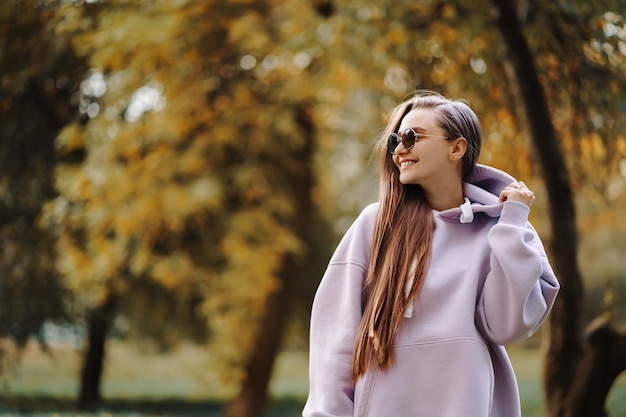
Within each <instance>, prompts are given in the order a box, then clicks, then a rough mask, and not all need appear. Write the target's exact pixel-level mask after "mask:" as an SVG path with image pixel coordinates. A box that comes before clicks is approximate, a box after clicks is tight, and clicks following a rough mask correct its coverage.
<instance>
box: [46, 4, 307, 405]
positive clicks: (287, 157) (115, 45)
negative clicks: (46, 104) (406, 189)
mask: <svg viewBox="0 0 626 417" xmlns="http://www.w3.org/2000/svg"><path fill="white" fill-rule="evenodd" d="M270 8H271V5H270V4H269V3H267V4H265V3H257V4H256V5H255V6H254V7H252V6H251V5H244V4H235V3H231V2H226V1H221V2H220V1H213V2H200V1H187V2H179V3H177V4H172V3H170V2H155V3H151V4H150V5H134V4H129V3H128V2H124V1H120V2H115V1H113V2H107V3H106V4H97V5H83V6H73V5H66V6H65V7H63V8H60V9H59V13H58V15H57V19H58V20H57V24H56V26H55V30H56V31H57V32H58V33H61V34H68V35H71V36H72V38H73V46H74V48H75V50H76V51H77V53H79V54H80V55H82V56H84V57H85V59H86V60H87V61H88V62H89V65H90V66H91V70H90V71H89V72H88V73H87V76H86V77H85V79H84V81H83V83H82V87H81V92H82V97H81V108H80V110H81V113H82V117H81V120H80V121H79V122H77V123H73V124H70V125H67V126H66V127H65V128H64V129H63V131H62V132H61V134H60V135H59V136H58V138H57V141H58V142H57V143H58V153H59V154H60V156H62V157H63V156H66V155H71V154H73V153H76V152H79V153H81V154H84V158H83V159H82V160H79V161H78V162H77V163H74V162H72V163H67V164H63V165H60V166H58V167H57V169H56V178H57V182H56V188H57V190H58V192H59V196H58V197H57V198H56V199H54V201H52V202H51V203H50V204H49V205H48V207H47V217H46V221H47V224H48V225H49V227H51V228H54V229H55V230H56V232H57V236H58V241H57V242H58V243H57V245H58V248H59V254H60V257H59V262H58V267H59V269H60V271H61V272H62V274H63V275H64V277H65V282H66V285H67V286H68V287H69V288H70V289H71V290H72V291H73V292H74V294H76V297H77V299H78V300H79V303H80V305H81V306H82V309H83V311H85V314H86V316H87V317H88V322H89V323H90V331H89V333H88V334H89V335H90V340H89V349H88V351H87V356H86V362H85V365H84V367H83V383H82V386H83V389H82V391H81V398H80V400H79V404H80V406H81V407H82V408H95V407H97V406H98V404H99V403H100V395H99V392H98V390H99V388H98V386H99V385H98V381H99V379H100V376H101V370H102V363H103V356H104V354H105V340H106V334H107V329H108V328H110V325H111V320H112V318H113V317H114V313H115V312H114V306H115V305H116V304H117V303H119V302H121V300H123V299H124V298H126V297H129V296H130V294H129V293H128V289H129V288H132V287H133V285H135V284H134V283H135V282H140V281H144V280H145V281H146V282H149V281H153V282H156V283H159V284H161V285H162V286H164V287H165V288H168V289H169V290H170V291H171V292H172V293H175V294H179V295H180V297H182V298H185V296H186V295H189V294H194V293H197V292H200V293H201V294H202V298H203V300H204V302H203V306H202V314H204V315H205V316H206V317H207V319H208V325H209V332H210V334H209V337H210V338H209V342H210V347H209V351H210V353H211V355H212V357H213V358H214V360H215V368H216V369H218V370H221V372H222V373H223V375H224V376H225V377H226V378H230V379H231V380H236V381H237V380H243V381H253V382H252V384H255V385H254V386H252V390H251V391H250V392H256V391H259V389H260V391H259V393H258V394H255V397H256V398H258V397H259V396H260V397H261V400H260V401H261V402H262V400H263V399H264V397H265V390H266V387H267V383H268V379H269V372H267V370H264V371H262V372H261V376H260V378H261V379H262V381H261V382H259V383H258V384H260V385H256V384H257V382H255V381H256V379H255V378H257V376H255V374H254V369H256V367H257V366H258V364H262V363H263V362H265V363H266V364H267V365H266V366H269V369H270V370H271V364H272V363H273V359H274V355H275V352H276V349H277V346H278V343H279V341H280V337H279V336H280V334H281V331H282V322H283V321H284V314H283V313H282V311H284V306H285V305H286V304H287V300H288V295H289V292H288V291H289V287H290V285H291V284H290V281H292V280H293V275H294V271H295V269H296V267H297V265H298V263H299V262H300V261H299V260H300V259H302V255H303V251H304V246H303V235H301V234H303V233H305V232H306V230H305V229H306V227H307V225H308V223H309V222H308V214H307V213H308V212H309V210H308V201H309V200H308V198H309V197H308V194H309V193H308V190H310V188H311V186H310V185H307V184H309V183H310V182H311V181H312V179H311V177H310V173H309V172H310V171H309V169H310V165H309V164H310V157H311V149H312V148H313V143H312V138H313V129H312V122H311V121H310V115H309V111H308V110H307V104H306V103H307V97H308V90H307V89H302V88H301V89H299V90H300V93H299V94H297V95H294V94H293V91H294V89H293V86H294V83H298V82H301V81H302V80H298V79H292V78H293V77H292V75H293V73H294V71H296V70H297V71H302V69H303V68H304V67H306V65H308V64H306V63H305V64H304V66H302V65H303V64H302V63H299V62H297V61H296V62H295V64H294V63H293V61H286V62H284V61H281V59H279V58H278V57H279V56H280V51H275V48H276V42H277V40H276V39H274V37H275V36H277V35H276V32H277V31H278V29H277V28H274V27H272V26H271V25H268V24H267V23H266V22H265V21H264V20H263V18H262V17H263V16H264V14H266V13H268V11H269V9H270ZM139 9H141V13H140V12H139ZM216 10H219V13H216ZM85 22H88V23H87V24H86V23H85ZM155 31H156V32H155ZM155 33H160V34H161V35H160V36H157V37H155ZM250 33H253V34H254V36H250ZM268 56H269V59H268V60H267V63H266V65H264V66H263V67H261V66H258V67H256V68H255V66H256V60H257V57H259V58H258V59H261V58H262V57H268ZM253 68H254V69H255V71H256V72H254V71H251V70H252V69H253ZM274 307H278V310H276V311H273V310H272V309H273V308H274ZM264 314H265V315H266V316H271V317H273V319H271V320H270V321H271V322H270V323H269V325H270V327H269V328H270V329H273V330H274V333H271V334H270V335H272V337H271V338H264V337H266V336H265V333H264V331H265V330H260V329H259V326H260V325H259V320H262V318H263V317H264V316H263V315H264ZM261 324H263V323H262V322H261ZM257 335H258V336H259V337H261V339H258V338H257ZM259 340H260V341H261V342H262V343H264V344H267V350H266V351H265V350H261V351H256V352H257V356H253V357H252V358H251V359H249V358H250V356H249V355H250V353H251V352H255V348H257V346H256V345H255V343H259ZM259 352H267V353H266V354H265V355H263V356H260V357H259V356H258V353H259ZM246 366H248V371H247V375H246V371H245V369H246ZM246 377H248V378H247V379H246ZM244 386H245V384H244ZM259 387H260V388H259ZM244 391H245V388H244ZM243 401H247V400H243ZM250 401H259V400H257V399H251V400H250ZM257 404H258V403H256V402H255V403H253V404H252V406H250V405H248V406H246V407H247V409H249V410H254V411H255V412H259V410H258V409H256V408H255V407H256V405H257ZM233 409H234V408H233Z"/></svg>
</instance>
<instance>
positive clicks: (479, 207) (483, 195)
mask: <svg viewBox="0 0 626 417" xmlns="http://www.w3.org/2000/svg"><path fill="white" fill-rule="evenodd" d="M513 182H516V179H515V178H513V177H512V176H511V175H509V174H507V173H506V172H504V171H500V170H499V169H497V168H493V167H490V166H487V165H481V164H476V166H475V167H474V170H473V171H472V174H471V175H470V176H469V177H468V178H466V180H465V181H464V182H463V195H464V196H465V203H464V204H463V205H462V206H459V207H455V208H451V209H448V210H444V211H441V212H439V213H438V215H439V216H440V217H443V218H445V219H449V220H457V221H459V220H460V221H461V222H462V223H470V222H471V221H472V219H473V214H474V213H484V214H486V215H488V216H490V217H499V216H500V213H501V211H502V203H500V202H499V200H498V199H499V196H500V192H501V191H502V190H503V189H504V187H506V186H508V185H510V184H511V183H513ZM468 210H471V212H468Z"/></svg>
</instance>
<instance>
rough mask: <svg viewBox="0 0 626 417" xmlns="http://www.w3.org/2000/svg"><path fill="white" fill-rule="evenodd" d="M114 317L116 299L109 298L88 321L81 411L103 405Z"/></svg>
mask: <svg viewBox="0 0 626 417" xmlns="http://www.w3.org/2000/svg"><path fill="white" fill-rule="evenodd" d="M114 317H115V299H114V297H113V296H109V297H108V298H107V300H106V301H105V303H104V304H103V305H102V306H101V307H99V308H98V309H96V310H94V311H92V312H91V314H90V315H89V318H88V319H87V346H86V349H85V356H84V358H83V366H82V370H81V376H80V394H79V397H78V409H79V410H84V411H91V410H96V409H98V408H99V407H100V405H101V403H102V397H101V395H100V382H101V380H102V370H103V367H104V356H105V355H104V354H105V347H106V338H107V334H108V333H109V330H110V329H111V326H112V324H113V319H114Z"/></svg>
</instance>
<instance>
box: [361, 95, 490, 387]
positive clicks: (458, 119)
mask: <svg viewBox="0 0 626 417" xmlns="http://www.w3.org/2000/svg"><path fill="white" fill-rule="evenodd" d="M415 108H429V109H433V110H435V111H436V112H437V115H438V118H439V120H438V122H439V125H440V126H441V128H443V129H444V130H445V131H446V132H447V134H448V135H449V137H450V140H453V139H456V138H459V137H463V138H465V140H466V141H467V151H466V152H465V155H464V156H463V161H462V163H463V170H462V171H463V178H465V177H466V176H467V175H469V174H470V173H471V171H472V169H473V168H474V165H475V164H476V161H477V160H478V155H479V153H480V146H481V132H480V125H479V122H478V118H477V117H476V115H475V114H474V112H473V111H472V110H471V109H470V107H469V106H468V105H467V104H466V103H465V102H463V101H460V100H454V101H453V100H448V99H446V98H445V97H443V96H441V95H439V94H436V93H432V92H417V93H416V94H415V95H414V96H413V97H412V98H410V99H409V100H407V101H405V102H403V103H401V104H400V105H399V106H397V107H396V108H395V109H394V110H393V112H392V113H391V116H390V118H389V122H388V124H387V128H386V129H385V131H384V132H383V134H382V135H381V136H380V138H379V140H378V142H377V145H376V151H375V152H377V153H379V155H380V159H381V170H380V184H379V187H380V189H379V204H380V206H379V209H378V217H377V219H376V225H375V227H374V236H373V240H372V252H371V257H370V264H369V270H368V274H367V278H366V281H365V291H366V297H365V308H364V311H363V317H362V319H361V324H360V326H359V329H358V332H357V335H356V340H355V345H354V352H353V357H352V378H353V380H354V381H356V380H357V379H358V378H359V377H360V376H362V375H364V374H365V372H367V370H368V369H369V367H370V366H371V365H372V364H373V363H375V364H376V365H377V366H378V367H379V368H380V369H386V368H388V367H389V366H391V365H392V364H393V361H394V354H393V344H394V339H395V334H396V330H397V329H398V327H399V326H400V323H401V322H402V320H403V318H404V313H405V311H406V309H407V307H408V306H409V304H411V303H412V302H413V300H415V298H416V297H417V296H418V294H419V292H420V289H421V287H422V283H423V282H424V279H425V277H426V273H427V272H428V264H429V261H430V257H431V241H432V233H433V215H432V211H431V207H430V205H429V204H428V202H427V201H426V198H425V197H424V194H423V193H422V189H421V187H420V186H419V185H405V184H402V183H401V182H400V179H399V171H398V168H397V167H396V166H395V164H394V163H393V160H392V157H391V155H390V153H389V150H388V149H387V138H388V137H389V135H390V134H391V133H393V132H397V131H398V128H399V127H400V124H401V123H402V119H404V117H405V116H406V115H407V114H408V113H409V112H410V111H411V110H413V109H415ZM413 254H414V256H412V255H413ZM413 268H415V269H413ZM411 279H413V283H412V286H411V289H410V292H409V293H408V296H407V295H406V294H405V288H406V286H407V285H408V283H410V280H411Z"/></svg>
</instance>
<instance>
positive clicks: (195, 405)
mask: <svg viewBox="0 0 626 417" xmlns="http://www.w3.org/2000/svg"><path fill="white" fill-rule="evenodd" d="M508 350H509V353H510V355H511V359H512V361H513V365H514V367H515V370H516V374H517V377H518V381H519V385H520V394H521V397H522V411H523V417H545V416H546V414H545V411H544V404H543V394H542V391H541V354H540V352H539V350H538V349H537V348H536V347H524V346H513V347H510V348H509V349H508ZM206 355H207V354H206V351H205V350H203V349H202V347H199V346H194V345H186V344H183V345H180V346H178V347H177V348H176V349H175V350H173V351H171V352H168V353H159V352H157V350H156V349H154V348H153V347H151V346H145V345H142V346H140V345H136V344H134V345H131V344H128V343H123V342H120V341H116V340H113V341H111V342H110V343H109V353H108V356H107V362H106V369H105V375H104V381H103V390H102V394H103V396H104V398H105V404H104V407H103V409H102V410H101V411H99V412H95V413H78V412H76V411H75V410H74V402H73V401H74V400H73V398H74V397H75V395H76V393H77V392H78V373H79V367H80V350H79V349H76V348H73V347H71V346H59V345H55V346H51V347H50V352H49V353H45V352H42V351H41V349H39V347H38V346H37V344H36V343H32V344H30V345H29V346H28V347H27V349H26V350H25V351H24V353H23V355H22V358H21V360H20V361H19V363H15V364H12V365H10V366H9V367H8V368H7V369H5V370H4V372H3V374H2V379H1V380H0V417H12V416H23V415H27V416H31V417H44V416H46V417H78V416H81V417H147V416H151V417H157V416H161V417H196V416H197V417H199V416H203V417H217V416H219V415H220V411H221V409H222V407H223V404H224V402H225V400H226V399H227V398H228V397H229V396H231V395H232V394H233V393H234V391H233V389H232V388H229V387H228V386H227V385H224V384H223V383H222V382H221V381H219V380H217V379H216V378H215V376H213V374H212V373H211V372H210V370H209V369H208V368H207V367H208V364H207V360H206ZM307 366H308V365H307V354H306V352H303V351H289V352H283V353H282V354H281V355H280V356H279V357H278V360H277V364H276V369H275V374H274V378H273V380H272V383H271V388H270V390H271V396H272V402H271V406H270V408H269V410H268V412H267V414H266V417H297V416H299V415H300V411H301V409H302V405H303V403H304V400H305V398H306V392H307V388H308V380H307ZM608 411H609V413H610V414H609V415H610V416H611V417H626V375H622V376H621V378H620V379H619V380H618V381H617V383H616V384H615V385H614V387H613V389H612V391H611V393H610V396H609V401H608Z"/></svg>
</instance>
